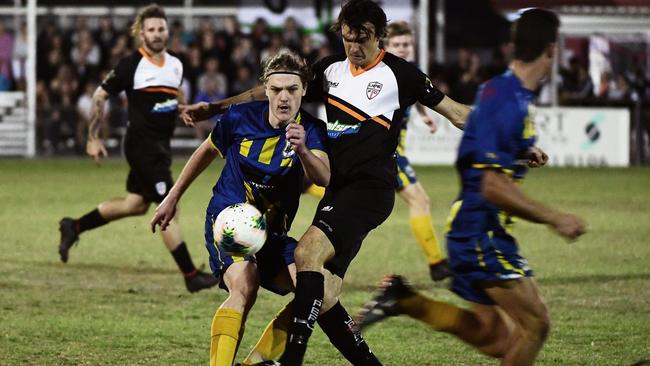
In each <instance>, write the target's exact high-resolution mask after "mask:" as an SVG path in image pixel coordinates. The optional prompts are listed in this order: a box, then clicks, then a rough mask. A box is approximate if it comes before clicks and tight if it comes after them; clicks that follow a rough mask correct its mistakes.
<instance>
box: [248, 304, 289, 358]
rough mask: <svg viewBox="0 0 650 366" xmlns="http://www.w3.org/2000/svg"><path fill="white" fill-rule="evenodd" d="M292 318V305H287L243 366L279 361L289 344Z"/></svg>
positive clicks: (272, 322)
mask: <svg viewBox="0 0 650 366" xmlns="http://www.w3.org/2000/svg"><path fill="white" fill-rule="evenodd" d="M290 318H291V303H289V304H287V306H285V307H284V308H283V309H282V310H280V312H279V313H278V314H277V315H276V316H275V318H274V319H273V320H271V322H270V323H269V325H267V326H266V329H264V333H262V336H261V337H260V339H259V341H257V344H256V345H255V347H253V350H252V351H251V352H250V353H249V354H248V356H246V358H245V359H244V361H243V362H242V365H252V364H255V363H258V362H262V361H267V360H277V359H278V358H279V357H280V356H281V355H282V352H284V348H285V345H286V343H287V327H288V326H289V319H290Z"/></svg>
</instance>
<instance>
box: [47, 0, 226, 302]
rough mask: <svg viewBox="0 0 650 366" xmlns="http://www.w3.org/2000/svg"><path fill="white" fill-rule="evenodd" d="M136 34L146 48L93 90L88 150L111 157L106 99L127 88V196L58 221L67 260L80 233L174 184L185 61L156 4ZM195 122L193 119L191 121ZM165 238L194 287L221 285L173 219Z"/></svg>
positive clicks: (140, 210) (144, 206)
mask: <svg viewBox="0 0 650 366" xmlns="http://www.w3.org/2000/svg"><path fill="white" fill-rule="evenodd" d="M132 34H133V36H134V37H136V38H137V39H139V40H140V43H141V45H142V47H140V48H139V49H138V50H137V51H136V52H134V53H133V54H131V55H130V56H127V57H125V58H123V59H121V60H120V62H119V63H118V65H117V66H116V67H115V69H113V70H112V71H111V72H110V73H109V74H108V76H107V77H106V79H105V80H104V82H103V83H102V84H101V86H100V87H98V88H97V90H96V91H95V93H94V94H93V107H92V116H91V121H90V126H89V130H88V143H87V145H86V152H87V153H88V155H90V156H91V157H92V158H93V159H95V161H96V162H98V163H99V161H100V160H101V159H102V158H103V157H105V156H107V152H106V148H105V147H104V143H103V142H102V140H101V139H100V138H99V128H100V125H101V123H100V120H101V118H102V116H103V108H104V103H105V101H106V100H107V99H108V97H109V96H110V95H118V94H119V93H121V92H122V91H126V95H127V99H128V102H129V107H128V115H129V124H128V127H127V129H126V136H125V138H124V154H125V155H126V160H127V162H128V163H129V167H130V171H129V177H128V178H127V182H126V189H127V191H128V194H127V195H126V197H122V198H114V199H111V200H108V201H104V202H102V203H100V204H99V206H98V207H97V208H96V209H94V210H92V211H90V212H88V213H87V214H85V215H84V216H82V217H81V218H79V219H72V218H69V217H64V218H63V219H61V221H60V222H59V231H60V232H61V240H60V243H59V255H60V256H61V261H63V262H64V263H65V262H67V261H68V256H69V251H70V248H72V245H74V243H75V242H77V240H79V235H80V234H81V233H82V232H84V231H87V230H92V229H95V228H98V227H100V226H103V225H105V224H107V223H109V222H111V221H115V220H119V219H121V218H124V217H129V216H141V215H144V214H146V213H147V210H148V209H149V206H150V205H151V202H161V201H162V200H163V199H164V198H165V196H166V195H167V193H168V191H169V189H170V188H171V187H172V185H173V180H172V175H171V170H170V167H171V162H172V159H171V149H170V145H169V143H170V139H171V136H172V134H173V132H174V127H175V122H176V116H177V114H178V113H177V112H178V111H177V106H178V104H179V100H181V101H182V96H181V95H180V89H179V87H180V85H181V82H182V80H183V65H182V64H181V62H180V61H179V59H178V58H176V57H175V56H173V55H171V54H170V53H168V52H167V48H166V47H167V46H166V44H167V39H168V38H169V31H168V28H167V17H166V16H165V12H164V10H163V9H162V8H161V7H159V6H157V5H150V6H148V7H146V8H144V9H142V10H141V11H140V13H138V16H137V17H136V19H135V22H134V23H133V27H132ZM190 125H191V124H190ZM162 239H163V242H164V243H165V245H166V246H167V248H168V249H169V251H170V252H171V255H172V256H173V257H174V260H175V261H176V264H177V265H178V268H179V269H180V271H181V272H182V273H183V277H184V278H185V286H186V287H187V290H188V291H190V292H196V291H200V290H202V289H205V288H209V287H212V286H214V285H216V284H217V279H216V278H214V277H213V276H212V275H211V274H209V273H204V272H202V271H200V270H197V269H196V267H195V266H194V263H193V262H192V258H191V257H190V254H189V252H188V250H187V246H186V245H185V242H184V241H183V237H182V234H181V229H180V226H179V225H178V222H177V220H174V221H173V222H172V223H171V225H170V227H169V228H168V230H167V231H165V232H164V233H162Z"/></svg>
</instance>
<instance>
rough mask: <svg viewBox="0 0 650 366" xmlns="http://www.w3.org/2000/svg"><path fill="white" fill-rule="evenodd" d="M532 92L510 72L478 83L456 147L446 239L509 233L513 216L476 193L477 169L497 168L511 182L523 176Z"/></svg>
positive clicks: (531, 129)
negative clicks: (455, 192)
mask: <svg viewBox="0 0 650 366" xmlns="http://www.w3.org/2000/svg"><path fill="white" fill-rule="evenodd" d="M533 96H534V95H533V92H531V91H530V90H527V89H525V88H524V87H523V85H522V84H521V81H520V80H519V79H518V78H517V77H516V76H515V75H514V74H513V73H512V72H511V71H507V72H505V73H504V74H502V75H500V76H497V77H495V78H493V79H491V80H489V81H488V82H486V83H485V84H483V85H482V86H481V89H480V90H479V92H478V94H477V99H476V102H475V108H474V110H473V111H472V113H471V114H470V116H469V118H468V120H467V124H466V127H465V131H464V133H463V137H462V140H461V142H460V146H459V148H458V159H457V161H456V169H457V170H458V174H459V176H460V179H461V184H462V187H461V192H460V196H459V198H458V200H457V201H456V202H455V203H454V205H453V206H452V212H451V214H450V217H449V219H448V222H447V230H449V232H448V234H447V235H448V237H450V238H464V237H470V236H474V235H477V234H479V233H488V232H492V233H493V234H508V230H509V229H510V226H511V224H512V218H511V217H510V216H509V215H507V214H506V213H505V212H502V211H500V210H499V209H497V207H496V206H494V205H493V204H492V203H490V202H488V201H487V200H485V199H484V198H483V196H482V195H481V177H482V170H483V169H486V168H492V169H500V170H501V171H503V172H504V173H506V174H508V175H509V176H511V177H512V178H513V179H515V180H520V179H523V178H524V176H525V174H526V171H527V163H528V160H527V158H526V152H527V150H528V149H529V148H530V147H532V146H533V145H534V144H535V139H536V137H535V126H534V115H533V112H534V106H533V105H532V104H531V101H532V99H533Z"/></svg>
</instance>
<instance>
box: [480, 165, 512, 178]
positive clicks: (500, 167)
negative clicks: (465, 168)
mask: <svg viewBox="0 0 650 366" xmlns="http://www.w3.org/2000/svg"><path fill="white" fill-rule="evenodd" d="M472 168H476V169H486V168H495V169H499V170H502V171H503V172H504V173H506V174H510V175H512V173H513V171H512V169H506V168H504V167H502V166H501V164H472Z"/></svg>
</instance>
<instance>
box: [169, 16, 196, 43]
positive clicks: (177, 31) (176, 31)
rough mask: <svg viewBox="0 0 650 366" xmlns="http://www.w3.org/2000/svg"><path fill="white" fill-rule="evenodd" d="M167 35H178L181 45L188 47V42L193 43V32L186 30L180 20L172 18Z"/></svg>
mask: <svg viewBox="0 0 650 366" xmlns="http://www.w3.org/2000/svg"><path fill="white" fill-rule="evenodd" d="M169 35H170V37H179V38H180V41H181V43H182V44H183V47H188V46H189V45H190V44H192V43H194V34H192V32H187V31H186V30H185V26H184V25H183V23H182V22H181V21H180V20H174V21H173V22H172V26H171V29H170V30H169Z"/></svg>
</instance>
